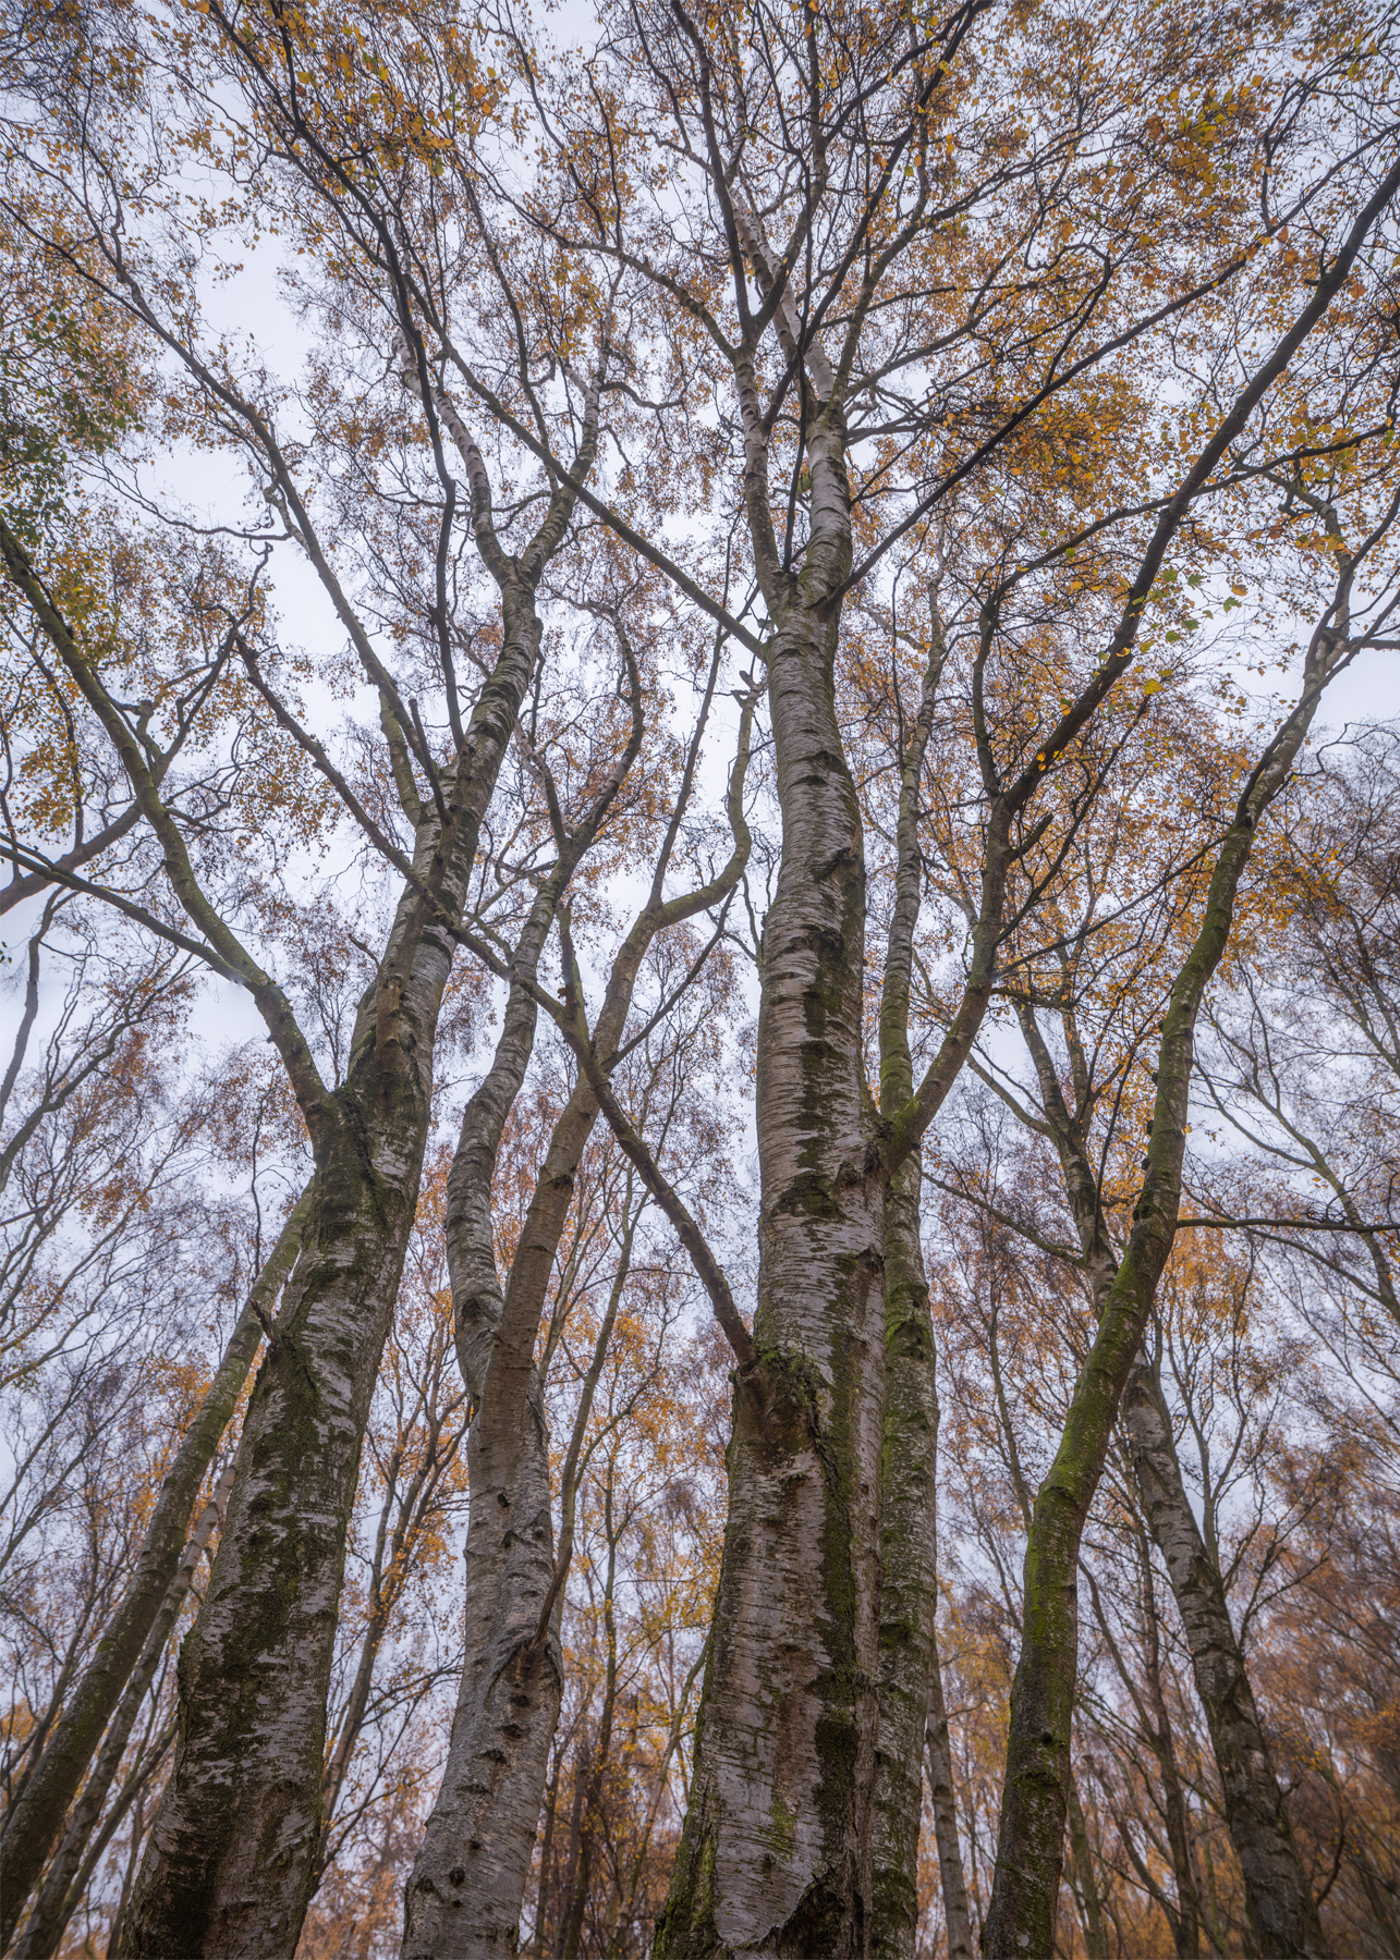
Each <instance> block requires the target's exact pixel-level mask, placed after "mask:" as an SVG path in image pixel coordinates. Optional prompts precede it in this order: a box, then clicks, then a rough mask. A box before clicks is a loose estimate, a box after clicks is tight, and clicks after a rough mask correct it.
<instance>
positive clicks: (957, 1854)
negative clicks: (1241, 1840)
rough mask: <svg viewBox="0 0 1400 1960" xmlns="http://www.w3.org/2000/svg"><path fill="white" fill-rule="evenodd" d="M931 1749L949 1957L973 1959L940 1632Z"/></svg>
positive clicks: (1093, 1959) (1097, 1959)
mask: <svg viewBox="0 0 1400 1960" xmlns="http://www.w3.org/2000/svg"><path fill="white" fill-rule="evenodd" d="M925 1748H926V1753H927V1759H928V1798H929V1804H930V1807H931V1808H932V1810H933V1836H934V1843H935V1845H936V1846H937V1849H938V1876H939V1879H940V1881H941V1882H942V1886H943V1926H944V1930H945V1932H946V1933H947V1936H948V1960H973V1941H972V1914H971V1913H970V1912H969V1911H968V1906H967V1883H966V1880H965V1879H964V1877H963V1862H962V1847H961V1845H960V1844H959V1843H958V1805H957V1793H956V1790H955V1787H954V1784H953V1756H952V1751H951V1749H950V1748H949V1746H948V1711H947V1709H946V1708H945V1707H944V1705H943V1668H942V1664H941V1662H940V1660H939V1657H938V1644H937V1638H936V1636H935V1640H934V1649H933V1667H932V1670H931V1673H930V1677H929V1700H928V1730H927V1733H926V1736H925ZM1090 1960H1107V1956H1106V1955H1104V1956H1100V1955H1098V1954H1091V1955H1090Z"/></svg>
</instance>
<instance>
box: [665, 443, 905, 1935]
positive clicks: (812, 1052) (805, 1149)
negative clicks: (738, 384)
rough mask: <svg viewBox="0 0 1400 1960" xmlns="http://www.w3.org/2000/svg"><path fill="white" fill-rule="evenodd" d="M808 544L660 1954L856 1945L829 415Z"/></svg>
mask: <svg viewBox="0 0 1400 1960" xmlns="http://www.w3.org/2000/svg"><path fill="white" fill-rule="evenodd" d="M808 449H809V455H810V458H811V481H812V536H811V542H810V544H809V547H808V551H807V558H806V563H805V566H804V569H803V572H802V574H801V577H800V579H792V580H790V581H781V580H774V581H773V589H772V591H771V593H770V594H769V595H767V596H768V597H769V607H770V612H771V613H772V614H773V616H774V619H775V626H776V631H775V634H774V638H773V640H772V642H771V645H770V649H769V655H768V676H769V700H770V704H771V710H772V720H773V733H774V740H775V746H776V767H777V784H778V796H779V802H780V805H781V809H782V820H783V851H782V863H781V867H780V870H779V875H778V881H777V888H776V891H775V894H774V899H773V904H772V906H771V909H770V910H769V913H768V917H767V921H766V923H765V927H764V934H763V963H762V981H761V986H762V992H761V999H760V1009H759V1037H758V1084H757V1123H758V1146H759V1161H760V1167H761V1175H762V1195H761V1207H762V1208H761V1216H760V1225H759V1281H758V1301H757V1307H756V1312H755V1317H754V1343H755V1346H756V1348H757V1350H758V1355H759V1365H760V1367H761V1370H762V1375H763V1382H764V1396H765V1398H766V1405H761V1404H760V1402H759V1401H758V1399H756V1398H754V1397H751V1396H747V1395H745V1396H739V1397H737V1398H736V1402H735V1426H734V1437H733V1441H732V1443H731V1446H730V1472H729V1518H728V1526H727V1529H726V1533H725V1546H724V1558H723V1566H722V1572H721V1578H720V1590H719V1601H718V1607H717V1611H716V1616H715V1623H714V1635H713V1648H712V1652H711V1658H710V1663H709V1667H708V1669H707V1674H706V1681H705V1689H704V1695H703V1699H702V1706H701V1715H700V1726H699V1734H698V1738H697V1748H696V1764H695V1774H694V1779H693V1782H692V1786H691V1795H690V1806H689V1811H688V1815H687V1818H686V1824H685V1831H684V1836H683V1839H682V1844H681V1850H680V1855H679V1859H678V1862H677V1870H676V1877H675V1880H674V1882H673V1886H672V1892H671V1898H670V1901H669V1903H668V1906H667V1910H666V1914H665V1917H664V1918H663V1920H662V1922H661V1926H660V1928H659V1933H658V1953H660V1954H663V1955H665V1956H667V1960H678V1956H682V1955H684V1956H686V1960H692V1956H695V1957H697V1960H698V1956H700V1955H707V1956H708V1955H712V1954H745V1955H759V1954H763V1955H779V1954H786V1955H797V1954H799V1953H800V1954H818V1953H820V1954H823V1955H829V1956H831V1960H840V1956H845V1955H855V1954H858V1953H861V1952H863V1951H864V1948H865V1945H866V1943H867V1941H868V1939H869V1932H870V1814H871V1802H872V1795H873V1785H874V1770H875V1727H876V1722H875V1713H876V1680H877V1673H878V1652H877V1619H878V1606H879V1501H880V1455H881V1446H882V1442H883V1409H884V1298H883V1289H882V1274H883V1243H884V1201H883V1188H882V1183H881V1180H880V1178H879V1177H878V1175H877V1174H876V1172H875V1171H874V1170H873V1169H872V1168H871V1167H870V1166H869V1164H868V1162H867V1156H868V1152H867V1145H868V1142H869V1132H868V1126H867V1117H866V1109H865V1097H866V1092H865V1088H864V1083H863V1079H862V1060H861V1014H862V985H863V964H864V925H865V917H864V915H865V867H864V856H863V844H862V835H861V822H860V812H859V807H858V804H857V799H856V793H855V786H854V784H853V782H852V779H851V775H850V771H849V768H848V766H847V764H846V760H845V756H844V753H843V746H842V741H841V733H840V728H839V726H838V722H837V716H836V708H835V700H834V687H833V663H834V658H835V650H836V637H837V616H838V608H837V607H835V606H834V605H830V604H828V603H827V599H828V595H829V594H830V593H831V592H833V591H834V590H835V589H836V588H837V587H838V586H839V585H840V583H841V580H842V579H843V578H844V576H845V574H846V572H847V570H849V566H850V518H849V494H848V490H847V484H846V475H845V466H844V460H843V454H842V449H843V430H842V426H841V420H840V415H839V412H837V411H828V412H824V413H823V415H822V417H821V419H820V420H819V421H818V423H817V424H816V425H815V426H814V427H813V429H812V431H811V434H810V437H809V444H808Z"/></svg>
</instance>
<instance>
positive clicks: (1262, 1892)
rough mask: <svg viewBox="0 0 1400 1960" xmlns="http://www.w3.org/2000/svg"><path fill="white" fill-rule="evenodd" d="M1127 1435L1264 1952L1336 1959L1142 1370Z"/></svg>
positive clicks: (1158, 1405)
mask: <svg viewBox="0 0 1400 1960" xmlns="http://www.w3.org/2000/svg"><path fill="white" fill-rule="evenodd" d="M1123 1426H1124V1428H1125V1430H1126V1432H1127V1436H1128V1445H1129V1449H1130V1450H1131V1453H1132V1460H1133V1470H1134V1473H1135V1475H1136V1478H1137V1484H1138V1490H1139V1492H1140V1494H1141V1497H1142V1505H1143V1511H1144V1514H1145V1515H1146V1518H1147V1523H1148V1526H1149V1528H1150V1530H1151V1532H1152V1536H1153V1540H1154V1541H1155V1543H1156V1546H1157V1549H1158V1550H1159V1551H1160V1553H1161V1554H1162V1558H1163V1560H1164V1561H1165V1564H1166V1568H1167V1572H1168V1575H1169V1577H1170V1579H1171V1586H1172V1594H1173V1597H1174V1598H1175V1600H1176V1605H1177V1611H1178V1613H1179V1614H1180V1615H1181V1624H1182V1627H1183V1629H1184V1630H1185V1634H1186V1643H1187V1646H1188V1647H1189V1648H1190V1650H1191V1665H1192V1669H1193V1671H1194V1674H1195V1681H1196V1691H1197V1693H1198V1694H1199V1695H1200V1698H1201V1706H1202V1707H1203V1708H1204V1709H1205V1713H1206V1721H1207V1723H1208V1724H1209V1727H1210V1739H1211V1744H1212V1747H1213V1749H1214V1751H1215V1761H1216V1767H1217V1769H1218V1770H1219V1773H1220V1787H1221V1791H1222V1794H1223V1796H1224V1802H1225V1822H1226V1824H1227V1826H1228V1828H1229V1832H1230V1841H1231V1843H1232V1844H1233V1845H1234V1847H1235V1853H1236V1856H1237V1857H1238V1858H1239V1861H1240V1870H1241V1872H1242V1873H1243V1875H1244V1885H1245V1898H1246V1902H1247V1905H1248V1910H1249V1916H1250V1921H1251V1923H1252V1925H1253V1928H1254V1933H1255V1937H1256V1939H1257V1940H1258V1942H1259V1950H1260V1952H1261V1954H1262V1955H1263V1956H1264V1960H1304V1957H1306V1960H1318V1956H1323V1955H1325V1954H1326V1952H1327V1947H1326V1944H1325V1942H1324V1940H1323V1937H1322V1926H1321V1923H1320V1921H1319V1919H1318V1914H1317V1908H1316V1906H1315V1905H1314V1903H1313V1896H1312V1888H1311V1886H1310V1885H1309V1884H1308V1880H1307V1874H1306V1873H1305V1872H1304V1870H1303V1865H1302V1860H1301V1859H1300V1858H1299V1856H1298V1850H1297V1846H1296V1845H1295V1843H1294V1841H1293V1831H1292V1827H1291V1825H1290V1823H1289V1820H1288V1808H1287V1805H1286V1804H1285V1802H1284V1798H1283V1792H1282V1791H1281V1790H1280V1789H1279V1785H1278V1777H1277V1775H1276V1774H1275V1771H1274V1766H1273V1761H1272V1758H1271V1756H1270V1753H1269V1744H1268V1738H1267V1737H1266V1736H1265V1734H1264V1730H1263V1725H1262V1724H1261V1722H1260V1720H1259V1714H1258V1710H1257V1709H1256V1707H1255V1702H1254V1695H1253V1692H1252V1690H1251V1688H1250V1685H1249V1676H1248V1673H1247V1671H1246V1668H1245V1660H1244V1654H1243V1651H1242V1650H1241V1648H1240V1644H1239V1641H1238V1639H1237V1638H1236V1636H1235V1630H1234V1626H1233V1624H1232V1623H1231V1619H1230V1609H1229V1605H1228V1603H1227V1601H1226V1598H1225V1588H1224V1586H1223V1585H1222V1583H1221V1579H1220V1571H1219V1568H1218V1566H1217V1565H1216V1563H1215V1561H1214V1559H1212V1557H1211V1555H1210V1552H1209V1550H1208V1549H1207V1547H1206V1543H1205V1540H1204V1538H1203V1537H1202V1535H1201V1529H1200V1526H1199V1525H1198V1524H1197V1523H1196V1518H1195V1514H1194V1512H1193V1511H1192V1509H1191V1504H1190V1500H1189V1499H1188V1497H1187V1494H1186V1487H1185V1484H1184V1483H1183V1481H1182V1476H1181V1464H1180V1462H1179V1460H1178V1458H1177V1454H1176V1442H1175V1438H1174V1436H1173V1434H1172V1424H1171V1417H1170V1415H1169V1414H1168V1412H1167V1409H1166V1406H1165V1404H1164V1402H1163V1400H1162V1392H1161V1387H1160V1385H1159V1383H1158V1381H1157V1379H1156V1376H1155V1374H1154V1373H1153V1371H1152V1370H1151V1368H1149V1367H1148V1366H1147V1365H1146V1364H1145V1363H1144V1362H1142V1361H1139V1363H1138V1365H1137V1366H1136V1367H1135V1368H1134V1370H1133V1372H1132V1375H1131V1377H1130V1379H1129V1382H1128V1386H1127V1389H1126V1391H1125V1393H1124V1398H1123Z"/></svg>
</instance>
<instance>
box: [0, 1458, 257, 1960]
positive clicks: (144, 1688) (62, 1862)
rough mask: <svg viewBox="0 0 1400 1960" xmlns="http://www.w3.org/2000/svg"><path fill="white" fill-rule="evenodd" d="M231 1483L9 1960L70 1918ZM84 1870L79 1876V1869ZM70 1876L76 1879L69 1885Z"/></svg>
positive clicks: (167, 1605) (41, 1954) (24, 1958)
mask: <svg viewBox="0 0 1400 1960" xmlns="http://www.w3.org/2000/svg"><path fill="white" fill-rule="evenodd" d="M232 1482H233V1467H232V1465H231V1464H230V1466H229V1468H228V1469H227V1470H226V1471H225V1472H224V1474H223V1476H222V1477H220V1479H219V1483H218V1487H217V1488H216V1490H215V1492H214V1495H213V1496H212V1498H211V1499H210V1501H209V1503H208V1504H207V1505H206V1506H205V1508H204V1515H203V1516H202V1517H201V1518H200V1520H199V1523H198V1524H197V1525H196V1527H195V1529H194V1531H193V1532H192V1533H191V1534H190V1541H189V1544H188V1545H187V1546H186V1547H185V1551H184V1555H183V1556H182V1558H181V1560H180V1564H179V1567H178V1569H177V1571H176V1573H175V1577H174V1579H173V1580H172V1581H171V1585H170V1590H169V1592H168V1593H167V1594H166V1596H165V1599H164V1601H163V1603H162V1605H161V1609H160V1611H159V1613H158V1614H157V1615H156V1619H155V1624H154V1625H153V1626H152V1628H151V1631H150V1634H149V1636H148V1638H147V1641H146V1646H145V1650H144V1652H143V1653H142V1655H141V1658H140V1660H139V1661H138V1662H137V1665H136V1667H135V1669H134V1670H133V1672H132V1676H131V1679H130V1681H129V1682H128V1683H127V1689H126V1693H125V1694H124V1695H123V1696H122V1699H121V1702H120V1704H119V1706H118V1708H117V1712H116V1715H115V1717H114V1718H113V1721H112V1724H111V1727H110V1728H109V1729H108V1731H107V1734H106V1735H105V1736H104V1738H103V1742H102V1748H101V1750H100V1751H99V1752H98V1757H97V1761H96V1762H95V1763H94V1764H93V1769H92V1775H91V1776H90V1777H89V1778H88V1780H87V1783H86V1785H85V1786H84V1789H83V1794H82V1796H81V1797H80V1798H79V1799H78V1802H77V1805H76V1807H75V1809H74V1812H73V1818H72V1821H71V1823H70V1824H69V1826H68V1829H67V1830H66V1831H65V1832H64V1835H63V1842H62V1844H61V1845H60V1847H59V1851H58V1855H57V1857H56V1858H55V1859H54V1861H53V1863H52V1865H51V1866H50V1867H49V1872H48V1876H47V1877H46V1878H45V1880H44V1883H43V1885H42V1887H41V1888H40V1891H39V1896H38V1898H37V1899H36V1900H35V1902H34V1911H33V1912H32V1913H31V1914H30V1917H29V1922H28V1924H27V1925H26V1927H25V1929H24V1932H23V1933H22V1934H21V1936H20V1940H19V1944H18V1945H17V1946H16V1948H15V1952H14V1960H50V1956H51V1955H53V1954H55V1953H56V1952H57V1951H58V1949H59V1946H60V1945H61V1944H62V1941H63V1934H64V1929H65V1928H66V1927H67V1924H68V1921H69V1919H70V1917H71V1916H72V1914H73V1912H74V1910H75V1908H76V1907H77V1904H78V1901H79V1900H80V1899H81V1897H82V1895H83V1893H84V1891H85V1890H86V1889H87V1880H88V1878H89V1877H90V1876H91V1871H92V1866H93V1863H94V1861H93V1860H92V1859H88V1860H87V1861H86V1864H85V1861H84V1853H85V1852H86V1851H87V1848H88V1843H89V1841H90V1839H91V1837H92V1834H93V1832H94V1831H95V1830H96V1828H97V1820H98V1818H99V1817H100V1816H101V1814H102V1806H103V1804H104V1803H105V1802H106V1800H107V1792H108V1790H109V1789H110V1788H111V1787H112V1783H113V1780H114V1779H115V1777H116V1774H117V1771H118V1770H119V1769H120V1768H121V1760H122V1757H123V1755H124V1754H125V1752H126V1745H127V1742H128V1741H129V1740H130V1737H131V1731H132V1729H133V1727H134V1726H135V1722H136V1717H137V1715H138V1713H139V1712H140V1708H141V1704H142V1702H143V1701H144V1700H145V1699H146V1695H147V1692H148V1691H149V1689H150V1685H151V1682H152V1681H153V1680H154V1679H155V1673H156V1669H157V1668H158V1667H159V1666H160V1662H161V1657H162V1656H163V1654H164V1653H165V1643H166V1641H167V1640H168V1639H169V1638H170V1631H171V1628H172V1627H173V1626H174V1625H175V1622H176V1620H177V1619H178V1617H179V1613H180V1608H181V1607H182V1606H183V1605H184V1603H185V1599H186V1597H187V1596H188V1593H189V1590H190V1587H191V1585H192V1584H193V1582H194V1575H195V1572H196V1570H197V1568H198V1565H199V1561H200V1559H201V1558H202V1557H203V1555H204V1551H205V1548H206V1547H207V1545H208V1543H209V1540H210V1539H211V1538H212V1537H213V1535H214V1531H215V1527H216V1526H217V1525H218V1524H219V1523H220V1521H221V1520H222V1518H223V1514H224V1508H225V1506H226V1505H227V1503H228V1494H229V1488H230V1486H231V1484H232ZM80 1866H83V1867H84V1869H83V1871H82V1873H81V1875H80V1873H79V1867H80ZM75 1879H76V1880H77V1882H76V1883H75Z"/></svg>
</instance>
